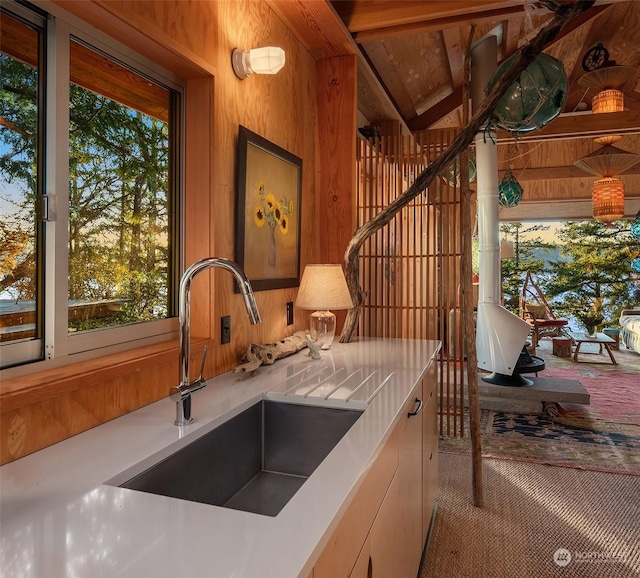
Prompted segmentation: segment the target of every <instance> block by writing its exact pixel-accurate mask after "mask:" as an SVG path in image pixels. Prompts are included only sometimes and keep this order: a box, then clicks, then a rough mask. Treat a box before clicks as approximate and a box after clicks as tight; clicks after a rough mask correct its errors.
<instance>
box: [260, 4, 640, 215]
mask: <svg viewBox="0 0 640 578" xmlns="http://www.w3.org/2000/svg"><path fill="white" fill-rule="evenodd" d="M267 1H269V3H270V4H271V5H272V6H273V7H274V9H275V10H276V11H278V12H279V13H280V14H281V16H282V17H283V19H284V20H285V21H286V22H288V23H289V25H290V26H291V27H292V29H294V31H295V29H297V32H298V37H299V38H300V39H301V41H302V42H303V43H305V44H306V45H307V47H308V48H309V49H310V50H311V52H312V54H314V55H315V56H316V57H318V58H320V57H324V56H333V55H337V54H348V53H351V54H357V55H358V62H359V68H358V109H359V124H360V125H361V126H362V125H365V124H369V125H376V124H381V123H384V122H385V121H389V120H395V121H397V122H398V123H399V126H400V128H401V130H402V132H404V133H405V134H407V133H409V132H418V131H421V130H424V129H431V128H443V127H459V126H462V124H463V119H462V82H463V66H464V53H465V49H466V46H467V44H468V42H469V37H470V32H471V27H472V25H475V32H474V34H473V37H472V43H475V42H477V41H479V40H481V39H482V38H483V37H485V36H487V35H495V36H497V38H498V49H499V55H498V58H499V60H500V61H502V60H504V59H506V58H508V57H509V56H510V55H511V54H513V53H514V52H515V51H516V50H517V49H518V47H519V46H521V45H522V44H523V43H524V42H526V41H527V39H529V38H530V37H532V36H533V35H535V34H536V32H537V31H538V30H539V29H540V28H541V27H542V26H544V25H545V24H546V23H547V22H548V21H549V20H550V19H551V18H552V14H551V12H550V11H549V10H547V8H546V7H545V4H548V2H545V1H544V0H542V1H539V2H537V1H535V0H448V1H441V0H406V1H405V0H331V1H329V0H326V1H320V0H306V1H305V2H302V0H296V1H293V2H292V1H290V0H267ZM310 22H313V26H310V24H309V23H310ZM305 27H306V31H304V32H303V31H302V30H301V29H302V28H305ZM598 43H602V44H603V45H604V47H605V48H606V49H607V50H608V52H609V58H610V59H611V60H615V62H616V63H617V64H619V65H628V66H632V67H634V68H636V69H639V68H640V1H638V0H631V1H615V0H597V1H596V2H595V4H594V5H593V6H592V7H591V8H589V9H588V10H587V11H586V12H584V13H583V14H582V15H580V16H579V17H577V18H576V19H574V20H573V21H571V22H570V23H569V24H568V25H567V26H566V27H565V28H564V29H563V30H562V31H561V32H560V34H559V35H558V36H557V37H556V39H555V40H554V42H553V43H552V44H551V45H550V46H549V47H548V48H547V49H546V50H545V52H546V53H547V54H549V55H551V56H554V57H555V58H558V59H559V60H561V61H562V63H563V65H564V68H565V72H566V74H567V78H568V81H569V94H568V98H567V102H566V105H565V108H564V111H563V114H562V115H561V116H560V117H558V118H557V119H556V120H554V121H553V122H552V123H550V124H549V125H548V126H547V127H546V128H545V129H543V130H542V131H534V132H533V133H528V134H527V136H526V138H522V139H519V142H518V144H517V145H516V144H515V143H514V139H513V138H511V137H510V136H509V135H506V134H504V135H501V139H500V146H499V162H500V168H501V170H504V169H506V168H507V166H511V168H512V170H513V171H514V173H515V174H516V177H517V178H518V179H519V180H520V181H521V183H522V184H523V186H524V188H525V197H524V199H523V203H524V204H526V203H529V206H528V207H525V208H524V210H522V209H521V210H512V209H509V210H507V211H503V213H505V215H503V214H502V213H501V218H505V219H507V218H514V219H517V218H523V216H526V215H534V214H535V216H536V218H545V217H544V214H548V217H547V218H552V217H556V218H579V217H589V216H590V214H591V208H590V203H589V202H588V201H589V199H590V196H591V187H592V183H593V180H594V178H593V177H592V176H590V175H588V174H587V173H584V172H583V171H581V170H580V169H577V168H576V167H574V166H573V162H574V161H575V160H577V159H579V158H581V157H582V156H585V155H586V154H588V153H590V152H592V151H593V150H595V149H596V148H598V147H599V146H601V145H598V144H597V143H594V142H593V138H594V137H595V136H599V135H601V134H622V135H625V136H624V138H623V139H622V140H621V141H620V142H619V143H618V144H617V145H616V146H618V147H619V148H623V149H625V150H628V151H631V152H636V153H640V76H639V75H636V77H635V78H634V79H633V80H632V81H630V82H628V83H627V85H626V86H624V87H623V90H624V92H625V111H624V112H621V113H612V114H608V115H602V114H600V115H593V114H592V113H591V99H592V97H593V96H594V94H595V92H596V91H595V90H594V89H586V88H584V87H583V86H581V85H580V84H579V82H578V81H579V79H580V78H581V77H582V76H583V75H584V74H585V70H584V69H583V68H582V60H583V57H584V55H585V53H586V52H587V51H588V50H589V49H590V48H592V47H594V46H596V45H597V44H598ZM597 117H600V118H597ZM602 117H606V118H602ZM622 178H623V180H624V181H625V188H626V199H627V203H626V205H627V206H626V212H627V216H630V217H632V216H634V215H635V213H636V212H637V211H638V210H640V166H636V167H635V168H633V169H630V170H629V171H627V173H625V175H623V176H622ZM550 202H553V203H554V206H555V209H554V210H550V204H549V203H550ZM534 204H535V205H537V206H536V207H533V205H534ZM516 209H517V208H516ZM534 209H535V210H534ZM508 213H510V214H511V215H512V217H508V216H506V214H508Z"/></svg>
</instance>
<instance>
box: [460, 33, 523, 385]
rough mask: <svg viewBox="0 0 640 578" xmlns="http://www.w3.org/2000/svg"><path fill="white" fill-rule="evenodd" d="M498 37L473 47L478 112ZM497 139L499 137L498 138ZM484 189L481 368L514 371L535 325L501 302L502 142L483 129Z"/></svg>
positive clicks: (480, 164)
mask: <svg viewBox="0 0 640 578" xmlns="http://www.w3.org/2000/svg"><path fill="white" fill-rule="evenodd" d="M497 60H498V45H497V38H496V37H495V36H489V37H488V38H486V39H484V40H482V41H481V42H480V43H479V44H478V45H477V46H475V47H474V48H473V49H472V51H471V97H472V110H474V111H475V109H476V108H477V107H478V106H479V105H480V103H481V102H482V100H484V97H485V87H486V86H487V84H488V82H489V80H490V79H491V76H492V75H493V73H494V71H495V70H496V68H497ZM492 137H493V138H492ZM475 146H476V167H477V177H476V178H477V187H478V197H477V204H478V239H479V245H480V286H479V297H478V314H477V329H476V349H477V352H478V367H479V368H481V369H485V370H487V371H493V372H496V373H501V374H504V375H512V374H513V370H514V368H515V365H516V363H517V361H518V357H519V356H520V353H521V351H522V347H523V345H524V343H525V341H526V339H527V336H528V335H529V329H530V327H529V325H528V324H527V323H526V322H525V321H523V320H522V319H520V318H519V317H517V316H516V315H513V313H511V312H510V311H508V310H507V309H505V308H504V307H502V305H501V304H500V295H501V286H500V285H501V274H500V221H499V215H498V212H499V207H498V146H497V142H496V140H495V135H489V134H488V133H485V132H484V131H481V132H480V133H478V134H477V135H476V138H475Z"/></svg>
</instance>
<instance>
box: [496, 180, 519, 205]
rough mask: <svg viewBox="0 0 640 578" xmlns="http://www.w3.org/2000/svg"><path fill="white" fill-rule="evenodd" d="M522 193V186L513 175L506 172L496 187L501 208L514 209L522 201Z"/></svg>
mask: <svg viewBox="0 0 640 578" xmlns="http://www.w3.org/2000/svg"><path fill="white" fill-rule="evenodd" d="M522 192H523V191H522V186H521V185H520V183H519V182H518V181H517V179H516V178H515V177H514V176H513V173H512V172H511V171H507V172H506V173H505V174H504V177H503V178H502V181H500V184H499V185H498V202H499V203H500V204H501V205H502V206H503V207H515V206H516V205H517V204H518V203H519V202H520V200H521V199H522Z"/></svg>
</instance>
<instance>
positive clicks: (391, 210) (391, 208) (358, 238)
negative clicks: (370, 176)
mask: <svg viewBox="0 0 640 578" xmlns="http://www.w3.org/2000/svg"><path fill="white" fill-rule="evenodd" d="M594 3H595V0H580V1H578V2H575V3H573V4H562V5H560V6H559V7H558V9H557V10H556V12H555V16H554V17H553V19H552V20H551V21H550V22H549V24H547V25H546V26H545V27H544V28H543V29H542V30H540V32H539V33H538V34H537V35H536V36H535V37H534V38H533V39H532V40H531V41H530V42H528V43H527V44H525V45H523V46H522V47H521V48H520V49H519V50H518V51H517V52H516V55H517V56H516V58H515V60H514V62H513V64H512V65H511V66H510V67H509V69H507V70H506V71H505V73H504V74H503V75H502V77H501V78H500V80H498V82H497V83H496V85H495V86H494V87H493V89H492V90H491V92H490V93H489V94H488V95H487V97H486V98H485V99H484V101H483V102H482V104H481V105H480V106H479V107H478V109H477V111H476V113H475V114H474V116H473V118H472V119H471V121H470V122H469V124H467V125H466V126H465V127H464V128H463V129H462V130H461V131H460V132H459V133H458V135H457V136H456V138H455V139H454V140H453V141H452V143H451V146H450V147H449V148H448V149H447V150H446V151H445V152H444V153H442V154H441V155H440V156H439V157H438V158H437V159H435V160H434V161H433V163H431V164H430V165H429V166H428V167H427V168H426V169H425V170H424V171H423V172H421V173H420V174H419V175H418V176H417V178H416V180H415V181H414V183H413V184H412V185H411V186H410V187H409V188H408V189H407V190H406V191H404V192H403V193H402V194H401V195H400V196H399V197H397V198H396V199H395V200H394V201H392V202H391V203H390V204H389V205H388V206H387V207H385V208H384V209H383V210H382V211H380V212H379V213H378V214H377V215H376V216H375V217H373V219H371V220H370V221H368V222H367V223H365V224H364V225H362V226H361V227H359V228H358V229H356V231H355V233H354V234H353V237H352V238H351V241H349V245H348V246H347V250H346V252H345V255H344V269H345V277H346V279H347V285H348V287H349V291H350V293H351V298H352V300H353V304H354V306H353V308H351V309H350V310H349V312H348V313H347V318H346V321H345V324H344V327H343V329H342V334H341V335H340V342H341V343H348V342H349V341H351V339H352V337H353V334H354V333H355V331H356V328H357V326H358V320H359V318H360V312H361V310H362V305H363V303H364V298H365V294H364V293H363V291H362V289H361V288H360V284H359V280H358V271H359V266H358V265H359V264H358V256H359V253H360V249H361V248H362V245H363V244H364V243H365V241H366V240H367V239H368V238H369V237H371V236H372V235H373V234H374V233H376V231H378V230H380V229H382V227H384V226H385V225H387V224H388V223H389V222H390V221H391V220H392V219H393V217H394V216H395V215H396V214H397V213H398V212H399V211H400V210H402V209H403V208H404V207H406V206H407V205H408V204H409V203H410V202H411V201H412V200H413V199H414V198H416V197H417V196H418V195H419V194H421V193H422V192H423V191H425V190H426V189H427V188H428V187H429V185H430V184H431V182H432V181H433V179H434V178H435V177H436V176H437V175H439V174H440V173H441V172H442V171H443V170H444V169H445V167H448V166H449V165H450V164H451V163H452V162H453V160H454V159H455V158H456V157H457V156H458V155H459V154H460V153H461V152H462V151H463V150H464V149H466V148H467V147H468V146H469V145H470V144H471V142H472V141H473V139H474V138H475V135H476V134H477V133H478V131H480V130H481V129H482V128H483V127H484V125H485V124H486V123H487V121H488V120H489V119H490V118H491V117H492V115H493V111H494V110H495V108H496V105H497V104H498V101H499V100H500V98H501V97H502V95H503V94H504V93H505V92H506V91H507V89H508V88H509V87H510V86H511V84H512V82H513V81H514V80H515V79H516V78H517V77H518V75H519V74H520V73H521V72H522V71H523V70H524V69H525V68H526V67H527V66H529V64H530V63H531V62H533V61H534V60H535V58H536V57H537V56H538V54H540V52H542V50H544V48H545V47H546V46H547V45H548V44H549V43H550V42H551V41H552V40H553V39H554V38H555V37H556V36H557V34H558V32H560V30H561V29H562V28H563V26H565V25H566V24H567V23H568V22H569V21H570V20H571V19H572V18H575V17H576V16H578V15H579V14H582V13H583V12H584V11H585V10H587V9H589V8H590V7H591V6H593V4H594ZM461 166H462V165H461Z"/></svg>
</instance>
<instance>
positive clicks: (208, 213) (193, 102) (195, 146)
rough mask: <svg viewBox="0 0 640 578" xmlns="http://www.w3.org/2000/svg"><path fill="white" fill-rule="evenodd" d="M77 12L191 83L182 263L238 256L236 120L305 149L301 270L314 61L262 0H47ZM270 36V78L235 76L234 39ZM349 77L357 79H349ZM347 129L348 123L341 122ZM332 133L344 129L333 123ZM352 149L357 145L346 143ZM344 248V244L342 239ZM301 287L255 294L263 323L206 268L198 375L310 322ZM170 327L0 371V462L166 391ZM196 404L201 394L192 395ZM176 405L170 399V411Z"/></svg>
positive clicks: (311, 193)
mask: <svg viewBox="0 0 640 578" xmlns="http://www.w3.org/2000/svg"><path fill="white" fill-rule="evenodd" d="M54 2H55V4H57V5H59V6H60V7H62V8H63V9H64V10H66V11H68V12H69V13H70V14H72V15H73V16H74V17H77V18H79V19H82V20H83V21H85V22H88V23H89V24H91V25H92V26H94V27H95V28H96V29H98V30H100V31H101V32H104V33H106V34H108V35H110V36H111V37H113V38H116V39H117V40H118V41H120V42H121V43H123V44H125V45H128V46H130V47H131V48H132V49H134V50H136V51H137V52H139V53H141V54H142V55H143V56H145V57H147V58H149V59H151V60H152V61H155V62H157V63H158V64H160V65H161V66H164V67H165V68H167V69H169V70H170V71H172V72H173V73H175V74H176V75H178V76H179V77H181V78H183V79H184V80H186V81H187V96H186V108H187V110H186V149H187V151H186V152H187V158H186V167H185V181H186V191H185V195H186V207H185V230H186V246H185V261H186V264H187V265H188V264H190V263H192V262H193V261H195V260H197V259H200V258H202V257H206V256H210V255H213V256H217V257H227V258H231V259H233V258H235V255H234V249H235V224H234V223H235V218H234V215H235V195H236V178H235V169H236V160H235V159H236V139H237V134H238V125H240V124H242V125H243V126H246V127H247V128H248V129H250V130H252V131H253V132H256V133H258V134H260V135H261V136H263V137H265V138H266V139H268V140H270V141H271V142H274V143H275V144H277V145H278V146H280V147H282V148H284V149H286V150H288V151H290V152H292V153H293V154H295V155H297V156H298V157H300V158H302V161H303V165H302V166H303V168H302V194H303V200H302V226H301V229H302V231H303V235H302V246H301V268H304V265H305V263H307V262H318V259H319V241H318V236H317V234H306V232H313V233H315V232H316V230H315V229H314V227H316V226H317V225H316V215H317V201H316V173H317V170H318V169H317V167H316V163H317V160H316V138H317V135H316V125H317V122H316V114H317V112H316V110H317V98H318V95H317V94H316V62H315V60H314V58H313V56H312V55H311V54H310V53H309V52H308V51H307V50H306V48H305V47H304V46H303V45H302V44H301V43H300V42H299V41H298V40H297V39H296V37H295V35H294V34H293V33H292V32H291V31H290V30H289V29H288V28H287V27H286V26H285V24H283V22H282V21H281V20H280V19H279V18H278V16H277V15H276V14H275V13H274V12H273V11H272V10H271V9H270V8H269V6H268V5H267V4H266V3H265V2H262V1H255V0H234V1H233V2H228V1H221V2H218V1H216V0H212V1H208V2H201V1H199V0H183V1H180V2H165V1H163V0H54ZM266 45H277V46H281V47H282V48H284V50H285V52H286V61H287V62H286V65H285V67H284V68H283V69H282V70H281V71H280V72H279V73H278V74H277V75H275V76H262V77H260V76H258V75H253V76H251V77H250V78H248V79H246V80H239V79H238V78H236V76H235V75H234V73H233V70H232V68H231V53H232V51H233V49H234V48H237V47H239V48H254V47H259V46H266ZM354 86H355V84H354ZM345 130H348V131H349V134H350V135H352V132H353V128H352V127H346V128H345ZM330 138H333V139H339V138H342V135H341V133H340V131H335V132H334V133H333V134H331V135H330ZM351 150H353V148H352V149H351ZM343 252H344V249H343ZM296 292H297V289H296V288H289V289H280V290H273V291H261V292H258V293H257V295H256V298H257V303H258V307H259V309H260V312H261V315H262V319H263V322H262V324H260V325H256V326H253V325H250V324H249V322H248V319H247V314H246V311H245V309H244V305H243V303H242V298H241V296H240V295H237V294H235V293H234V287H233V280H232V278H231V276H230V275H228V274H227V273H224V272H222V273H221V272H218V271H216V272H212V273H211V274H206V273H202V274H201V275H199V276H198V278H197V280H196V282H194V284H193V290H192V301H191V311H192V312H194V313H196V312H197V314H194V315H193V319H192V336H193V337H194V340H195V341H196V343H195V344H194V347H192V367H194V368H195V369H194V371H197V369H198V368H199V365H200V364H199V359H200V356H201V355H202V349H203V347H204V345H205V344H208V345H209V350H210V355H209V356H208V360H207V367H206V369H205V376H207V377H210V376H214V375H219V374H221V373H224V372H225V371H228V370H229V369H231V368H233V367H234V366H235V365H237V364H238V362H239V358H240V356H241V354H242V353H243V352H244V351H245V350H246V347H247V346H248V345H249V344H250V343H251V342H256V343H268V342H273V341H277V340H279V339H282V338H284V337H286V336H288V335H291V334H293V333H294V332H295V331H298V330H301V329H303V328H304V327H306V326H307V315H306V314H305V312H302V311H300V310H296V312H295V322H294V324H293V325H290V326H287V325H286V303H287V302H289V301H294V300H295V296H296ZM223 315H231V319H232V331H231V343H230V344H228V345H224V346H222V345H220V343H219V331H220V330H219V327H220V317H221V316H223ZM178 373H179V372H178V351H177V335H176V339H174V340H172V341H171V342H165V343H163V344H158V345H156V346H152V347H149V348H142V349H138V350H133V351H128V352H123V353H116V354H113V355H109V356H105V357H103V358H99V359H97V360H93V361H91V362H85V363H74V364H72V365H69V366H66V367H59V368H56V369H54V370H47V371H41V372H39V373H33V374H30V375H24V376H22V377H16V378H12V379H3V380H2V383H0V412H1V415H0V430H1V431H0V433H1V436H0V463H6V462H8V461H12V460H14V459H17V458H20V457H22V456H24V455H27V454H29V453H31V452H34V451H36V450H38V449H40V448H43V447H45V446H47V445H50V444H52V443H55V442H57V441H60V440H63V439H65V438H68V437H71V436H73V435H75V434H77V433H80V432H82V431H84V430H86V429H89V428H91V427H95V426H96V425H99V424H101V423H103V422H105V421H107V420H110V419H114V418H116V417H118V416H120V415H122V414H124V413H126V412H129V411H133V410H135V409H137V408H139V407H141V406H143V405H145V404H148V403H151V402H153V401H156V400H159V399H161V398H163V397H165V396H166V395H167V394H168V391H169V388H170V387H171V386H172V385H175V384H176V383H177V382H178ZM196 407H197V402H196ZM173 419H174V417H173V408H172V407H171V404H170V403H169V402H167V420H168V422H172V421H173Z"/></svg>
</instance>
